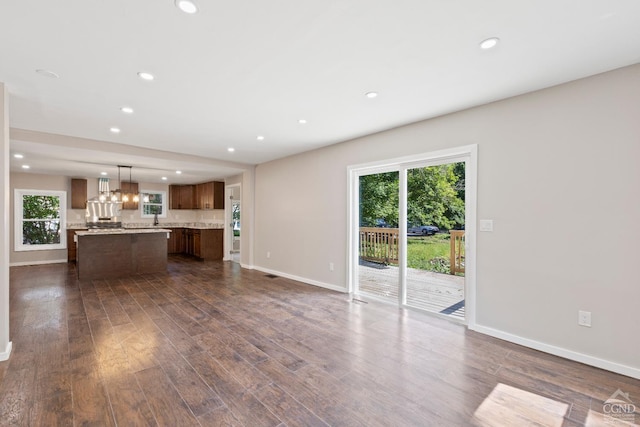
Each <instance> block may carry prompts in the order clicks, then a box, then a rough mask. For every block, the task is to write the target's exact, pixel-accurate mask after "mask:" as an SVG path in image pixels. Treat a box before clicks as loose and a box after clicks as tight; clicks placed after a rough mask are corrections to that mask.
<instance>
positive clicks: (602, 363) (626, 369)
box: [469, 324, 640, 379]
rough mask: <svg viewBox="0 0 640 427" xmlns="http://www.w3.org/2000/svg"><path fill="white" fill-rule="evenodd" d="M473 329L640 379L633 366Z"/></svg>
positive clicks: (499, 331)
mask: <svg viewBox="0 0 640 427" xmlns="http://www.w3.org/2000/svg"><path fill="white" fill-rule="evenodd" d="M469 329H472V330H474V331H476V332H479V333H481V334H485V335H489V336H492V337H495V338H499V339H501V340H505V341H509V342H512V343H515V344H519V345H522V346H525V347H529V348H532V349H534V350H540V351H542V352H545V353H549V354H553V355H555V356H559V357H563V358H565V359H569V360H573V361H576V362H580V363H584V364H586V365H590V366H595V367H596V368H601V369H606V370H607V371H611V372H615V373H618V374H621V375H626V376H628V377H631V378H636V379H640V369H639V368H634V367H632V366H627V365H622V364H620V363H616V362H611V361H609V360H604V359H600V358H597V357H594V356H589V355H588V354H584V353H578V352H577V351H573V350H568V349H566V348H562V347H556V346H554V345H551V344H545V343H543V342H540V341H536V340H532V339H529V338H524V337H521V336H519V335H514V334H510V333H508V332H504V331H501V330H498V329H493V328H490V327H487V326H482V325H478V324H475V325H474V326H473V328H471V326H470V327H469Z"/></svg>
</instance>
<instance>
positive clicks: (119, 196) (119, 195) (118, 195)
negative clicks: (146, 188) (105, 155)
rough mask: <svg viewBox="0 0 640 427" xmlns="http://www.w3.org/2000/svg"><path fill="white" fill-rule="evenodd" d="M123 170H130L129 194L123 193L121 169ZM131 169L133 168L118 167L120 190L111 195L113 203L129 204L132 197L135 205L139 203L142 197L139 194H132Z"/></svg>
mask: <svg viewBox="0 0 640 427" xmlns="http://www.w3.org/2000/svg"><path fill="white" fill-rule="evenodd" d="M121 168H128V169H129V186H128V188H127V190H128V191H129V192H127V193H124V192H123V191H122V181H121V178H120V169H121ZM131 169H133V166H124V165H118V187H119V188H118V189H117V190H115V191H114V192H112V194H111V201H112V202H117V201H122V202H125V203H126V202H128V201H129V197H130V196H131V198H132V200H133V201H134V202H135V203H138V202H139V201H140V196H139V195H138V193H137V192H136V193H132V192H131V183H132V181H131Z"/></svg>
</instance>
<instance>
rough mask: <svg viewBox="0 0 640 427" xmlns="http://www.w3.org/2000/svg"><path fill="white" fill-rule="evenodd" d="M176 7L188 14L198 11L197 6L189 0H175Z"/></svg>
mask: <svg viewBox="0 0 640 427" xmlns="http://www.w3.org/2000/svg"><path fill="white" fill-rule="evenodd" d="M176 7H177V8H178V9H180V10H181V11H183V12H184V13H188V14H190V15H192V14H194V13H196V12H197V11H198V7H197V6H196V4H195V3H194V2H192V1H189V0H176Z"/></svg>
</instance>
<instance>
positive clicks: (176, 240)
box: [167, 228, 185, 254]
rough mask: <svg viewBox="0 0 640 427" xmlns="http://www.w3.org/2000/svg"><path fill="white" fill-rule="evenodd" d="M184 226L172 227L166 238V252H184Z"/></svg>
mask: <svg viewBox="0 0 640 427" xmlns="http://www.w3.org/2000/svg"><path fill="white" fill-rule="evenodd" d="M184 230H185V229H184V228H172V229H171V233H169V239H168V240H167V253H169V254H181V253H184Z"/></svg>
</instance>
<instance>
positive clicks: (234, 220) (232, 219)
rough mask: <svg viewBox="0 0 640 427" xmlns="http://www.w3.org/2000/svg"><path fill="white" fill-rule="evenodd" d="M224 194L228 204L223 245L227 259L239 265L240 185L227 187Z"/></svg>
mask: <svg viewBox="0 0 640 427" xmlns="http://www.w3.org/2000/svg"><path fill="white" fill-rule="evenodd" d="M226 194H227V195H228V196H229V204H228V205H227V208H226V219H227V221H226V223H227V232H226V233H225V234H226V236H227V238H226V245H225V246H226V248H227V254H228V256H227V259H229V260H230V261H233V262H237V263H240V254H241V246H240V233H241V229H242V226H241V217H242V215H241V210H242V195H241V187H240V184H236V185H228V186H227V188H226Z"/></svg>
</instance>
